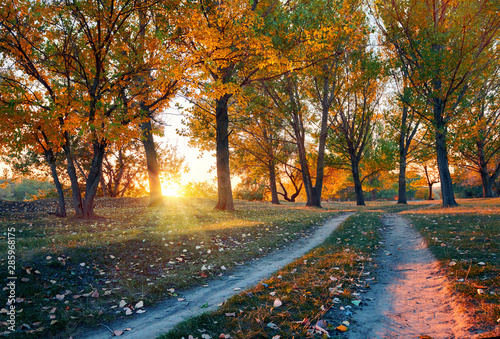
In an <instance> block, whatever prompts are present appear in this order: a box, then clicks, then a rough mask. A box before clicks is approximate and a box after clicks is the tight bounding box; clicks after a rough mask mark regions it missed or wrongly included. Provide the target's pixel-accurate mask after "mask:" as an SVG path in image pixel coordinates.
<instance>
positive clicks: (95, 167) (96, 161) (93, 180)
mask: <svg viewBox="0 0 500 339" xmlns="http://www.w3.org/2000/svg"><path fill="white" fill-rule="evenodd" d="M93 146H94V155H93V157H92V164H91V166H90V171H89V175H88V177H87V183H86V185H85V199H84V200H83V217H84V218H92V217H93V216H94V200H95V196H96V193H97V188H98V187H99V183H100V179H101V173H102V161H103V159H104V153H105V150H106V144H105V143H101V142H97V141H94V145H93Z"/></svg>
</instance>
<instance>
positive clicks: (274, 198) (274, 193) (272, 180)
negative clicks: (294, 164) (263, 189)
mask: <svg viewBox="0 0 500 339" xmlns="http://www.w3.org/2000/svg"><path fill="white" fill-rule="evenodd" d="M268 168H269V187H270V188H271V203H272V204H273V205H279V204H280V199H279V197H278V187H277V185H276V169H275V167H274V161H270V162H269V165H268Z"/></svg>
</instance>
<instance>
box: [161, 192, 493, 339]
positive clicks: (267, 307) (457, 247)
mask: <svg viewBox="0 0 500 339" xmlns="http://www.w3.org/2000/svg"><path fill="white" fill-rule="evenodd" d="M499 202H500V200H499V199H495V200H490V201H486V200H482V201H478V200H474V201H473V200H471V201H465V200H464V201H462V202H461V203H462V206H461V207H459V208H456V209H442V208H440V207H439V205H437V204H433V205H428V206H426V207H424V208H421V207H422V205H420V208H418V209H417V210H415V209H412V210H408V211H403V213H404V214H403V215H399V214H394V213H383V212H385V211H383V210H380V211H378V212H379V213H378V217H379V222H378V223H377V221H376V220H375V221H374V222H375V223H374V224H372V225H371V226H369V222H367V220H368V219H367V216H366V213H364V214H365V216H363V212H361V213H357V214H356V215H355V216H353V217H351V218H349V219H348V220H347V221H346V222H344V224H343V225H342V227H340V228H339V229H338V230H336V231H335V232H334V233H333V234H332V236H331V237H330V239H329V241H328V239H327V241H326V242H325V243H326V244H325V243H324V244H323V245H322V246H323V247H326V250H321V249H320V250H319V251H318V250H317V251H313V252H312V254H309V255H308V256H305V257H303V258H301V259H299V260H297V261H296V262H295V263H293V264H291V265H290V266H288V267H287V268H285V269H284V270H280V271H279V272H277V273H276V274H275V276H274V277H273V278H271V279H269V281H265V285H266V286H267V285H269V290H268V289H263V288H262V287H261V286H260V285H259V286H256V287H254V288H252V289H250V290H249V291H247V292H246V294H250V296H251V297H250V298H247V297H246V296H245V293H241V294H240V296H238V297H237V298H233V299H234V300H230V301H229V302H228V303H227V304H225V305H223V306H222V307H221V309H220V310H219V311H217V312H214V313H210V315H202V316H199V317H197V318H195V319H191V320H188V321H186V322H184V323H181V324H180V325H178V326H177V327H176V328H175V329H174V330H173V331H170V332H169V333H166V334H165V335H164V336H162V338H164V339H168V338H181V337H184V338H199V337H200V336H201V338H217V337H220V338H233V337H237V338H274V339H278V338H292V336H294V337H295V338H305V337H311V338H312V337H326V336H329V337H335V338H349V339H357V338H387V339H390V338H427V339H428V338H434V339H439V338H441V339H445V338H446V339H453V338H456V339H459V338H498V337H499V336H500V326H498V323H499V322H500V317H499V316H500V302H499V301H500V300H499V298H498V294H499V290H500V284H499V275H498V272H499V261H498V252H497V251H498V249H499V246H498V244H499V243H498V237H500V233H499V230H500V222H499V219H498V212H499V211H498V203H499ZM490 204H491V206H489V205H490ZM414 207H415V206H414ZM382 209H383V208H382ZM369 212H371V217H372V221H373V216H375V215H377V210H374V209H372V210H370V211H369ZM389 212H398V211H397V209H394V208H393V210H392V211H391V209H389ZM356 218H357V220H356V221H353V220H355V219H356ZM412 223H413V224H414V225H412ZM356 227H357V228H356ZM417 229H418V230H420V232H421V233H422V234H423V235H422V234H421V233H419V232H418V231H417ZM377 231H378V234H376V233H377ZM367 233H372V234H376V236H375V237H370V238H372V239H371V240H372V243H370V242H369V241H370V240H369V239H368V238H367V239H364V240H363V239H361V240H360V242H359V243H358V244H352V243H351V244H349V243H347V244H342V243H343V242H344V241H349V240H350V239H349V237H351V236H352V235H353V234H356V235H357V236H358V237H359V238H363V235H365V234H367ZM424 237H425V238H424ZM438 237H439V238H438ZM346 238H347V239H346ZM335 239H336V240H337V241H335ZM373 240H375V241H376V242H377V243H378V245H375V246H373ZM328 243H330V244H328ZM346 245H347V246H346ZM367 245H368V246H367ZM367 249H368V250H367ZM363 250H364V251H365V252H364V254H365V256H363V255H362V254H363ZM374 250H375V251H374ZM325 252H326V253H328V255H332V254H333V255H339V253H343V254H345V253H346V252H348V253H352V254H354V253H357V255H358V258H355V259H354V262H360V261H362V260H364V259H368V262H366V261H365V262H364V263H363V264H362V265H353V260H352V259H353V258H352V257H351V258H348V260H347V262H348V263H349V265H350V267H349V266H348V265H345V262H344V266H343V267H342V266H341V265H342V263H341V264H340V265H338V264H333V265H331V264H330V267H329V269H325V267H326V266H327V265H325V264H323V263H322V262H321V260H322V259H321V258H322V257H324V256H325ZM370 254H374V258H366V255H370ZM436 257H437V258H436ZM311 259H313V260H311ZM344 259H345V258H344ZM302 261H304V263H305V262H306V261H313V263H314V264H315V265H314V266H315V267H312V268H309V269H308V268H303V267H301V266H302V265H301V262H302ZM338 262H341V260H340V261H338ZM336 265H338V266H340V271H341V272H342V273H341V274H339V275H330V274H331V273H332V266H336ZM360 266H361V269H360V268H359V267H360ZM297 269H302V271H301V272H300V275H302V276H305V277H306V278H305V281H306V282H305V284H308V285H306V286H304V285H301V281H300V280H299V279H297V278H296V277H293V278H290V276H292V274H291V273H293V272H294V271H297ZM333 269H337V270H339V267H333ZM333 272H335V271H333ZM337 272H338V271H337ZM297 273H299V272H297ZM311 276H312V277H311ZM328 276H329V279H328ZM276 277H278V279H277V278H276ZM314 279H316V280H315V281H314ZM339 283H340V284H339ZM271 285H274V286H273V287H272V288H271ZM311 285H312V286H316V287H318V288H319V290H320V291H318V290H317V289H316V290H315V289H314V288H313V287H311ZM321 290H322V291H321ZM325 290H326V291H329V292H330V300H328V298H326V299H325V298H323V300H321V301H320V302H319V303H318V302H317V303H316V305H315V306H316V307H318V306H320V310H318V309H317V310H316V313H315V314H316V315H315V316H314V317H313V316H310V317H305V318H304V319H303V320H302V321H300V320H301V319H302V316H301V315H297V313H300V312H298V310H299V309H307V308H308V307H309V305H306V302H304V301H302V300H300V298H293V297H289V296H288V294H290V292H291V291H292V292H297V291H298V293H299V294H302V295H312V296H313V297H315V298H317V299H318V300H320V299H322V297H324V292H325ZM322 292H323V293H322ZM315 293H316V294H315ZM267 294H272V296H273V297H274V296H278V297H279V298H280V299H278V300H279V303H278V305H276V303H274V304H273V299H272V298H271V299H269V297H268V296H267V298H266V295H267ZM332 294H333V295H332ZM332 297H333V299H331V298H332ZM275 300H276V299H275ZM282 300H287V302H286V304H285V303H283V304H282V303H281V301H282ZM282 305H283V306H282ZM273 306H274V307H273ZM278 307H280V308H278ZM235 310H236V311H237V312H235ZM278 310H282V311H281V312H277V311H278ZM238 311H239V313H240V314H238ZM312 313H313V314H314V312H312ZM232 317H236V318H237V319H235V320H232V321H231V320H228V319H231V318H232ZM293 324H295V327H294V325H293ZM219 333H220V334H219ZM224 333H227V334H224ZM203 335H205V336H203Z"/></svg>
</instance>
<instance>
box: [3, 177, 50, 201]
mask: <svg viewBox="0 0 500 339" xmlns="http://www.w3.org/2000/svg"><path fill="white" fill-rule="evenodd" d="M54 194H55V188H54V184H53V183H51V182H48V181H38V180H33V179H21V180H20V181H18V180H0V199H1V200H13V201H24V200H33V199H40V198H46V197H53V196H54Z"/></svg>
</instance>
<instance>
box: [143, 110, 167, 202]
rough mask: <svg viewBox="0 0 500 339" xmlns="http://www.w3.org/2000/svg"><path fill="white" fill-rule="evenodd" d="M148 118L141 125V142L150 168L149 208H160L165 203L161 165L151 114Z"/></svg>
mask: <svg viewBox="0 0 500 339" xmlns="http://www.w3.org/2000/svg"><path fill="white" fill-rule="evenodd" d="M142 109H146V110H147V108H142ZM148 111H149V110H148ZM147 116H148V120H147V121H146V122H144V123H142V124H141V132H142V138H141V141H142V145H143V146H144V152H145V153H146V163H147V168H148V179H149V206H159V205H161V204H162V203H163V195H162V193H161V182H160V165H159V164H158V156H157V154H156V148H155V142H154V139H153V127H152V125H151V119H150V118H149V114H148V115H147Z"/></svg>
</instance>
